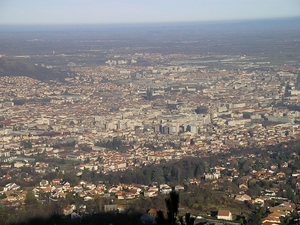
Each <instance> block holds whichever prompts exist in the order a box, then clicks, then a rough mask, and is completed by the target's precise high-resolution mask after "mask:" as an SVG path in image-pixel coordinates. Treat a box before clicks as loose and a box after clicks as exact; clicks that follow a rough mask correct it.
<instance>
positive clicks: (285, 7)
mask: <svg viewBox="0 0 300 225" xmlns="http://www.w3.org/2000/svg"><path fill="white" fill-rule="evenodd" d="M292 17H300V1H299V0H263V1H262V0H185V1H182V0H151V1H150V0H143V1H141V0H110V1H104V0H51V1H40V0H26V1H25V0H14V1H11V0H2V1H0V25H72V24H79V25H84V24H144V23H147V24H148V23H174V22H217V21H240V20H256V19H280V18H292Z"/></svg>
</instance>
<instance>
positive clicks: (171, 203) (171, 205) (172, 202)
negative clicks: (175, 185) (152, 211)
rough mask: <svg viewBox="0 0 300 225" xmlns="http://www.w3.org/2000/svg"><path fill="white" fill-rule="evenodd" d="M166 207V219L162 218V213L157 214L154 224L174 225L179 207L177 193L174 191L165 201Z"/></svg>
mask: <svg viewBox="0 0 300 225" xmlns="http://www.w3.org/2000/svg"><path fill="white" fill-rule="evenodd" d="M165 203H166V207H167V215H168V217H167V219H166V218H165V217H164V215H163V212H162V211H158V212H157V218H156V222H157V224H158V225H165V224H168V225H175V224H176V220H177V215H178V207H179V193H178V192H176V191H174V190H173V191H171V192H170V195H169V197H168V198H166V199H165Z"/></svg>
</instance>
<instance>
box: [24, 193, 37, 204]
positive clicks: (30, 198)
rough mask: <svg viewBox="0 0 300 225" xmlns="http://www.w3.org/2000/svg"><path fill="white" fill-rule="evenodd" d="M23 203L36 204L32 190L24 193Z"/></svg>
mask: <svg viewBox="0 0 300 225" xmlns="http://www.w3.org/2000/svg"><path fill="white" fill-rule="evenodd" d="M25 204H26V205H35V204H37V199H36V197H35V196H34V193H33V192H32V191H29V192H28V193H27V194H26V198H25Z"/></svg>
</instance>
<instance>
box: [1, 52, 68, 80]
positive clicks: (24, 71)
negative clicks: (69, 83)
mask: <svg viewBox="0 0 300 225" xmlns="http://www.w3.org/2000/svg"><path fill="white" fill-rule="evenodd" d="M0 76H1V77H2V76H26V77H30V78H34V79H38V80H41V81H45V82H47V81H50V80H59V81H64V78H65V77H66V76H67V75H66V74H64V73H61V72H58V71H55V70H53V69H47V68H45V67H41V66H36V65H34V64H31V63H28V62H25V61H23V60H21V59H12V58H6V57H2V58H0Z"/></svg>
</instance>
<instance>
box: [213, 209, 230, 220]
mask: <svg viewBox="0 0 300 225" xmlns="http://www.w3.org/2000/svg"><path fill="white" fill-rule="evenodd" d="M217 218H218V220H232V213H231V212H230V211H229V210H227V209H219V210H218V214H217Z"/></svg>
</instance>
